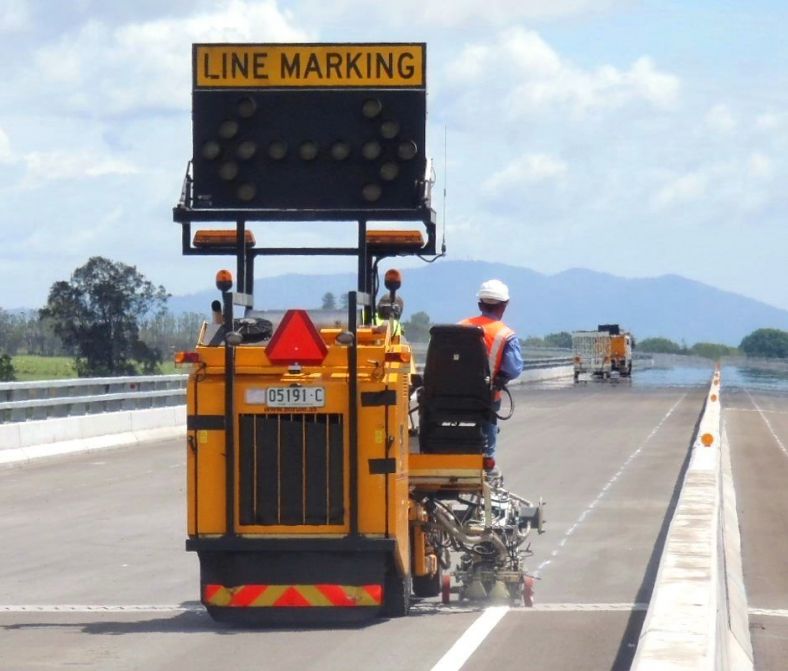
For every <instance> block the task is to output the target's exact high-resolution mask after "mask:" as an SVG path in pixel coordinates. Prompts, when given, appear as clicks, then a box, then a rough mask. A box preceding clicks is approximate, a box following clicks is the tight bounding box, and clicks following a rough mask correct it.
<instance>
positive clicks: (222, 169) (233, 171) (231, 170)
mask: <svg viewBox="0 0 788 671" xmlns="http://www.w3.org/2000/svg"><path fill="white" fill-rule="evenodd" d="M237 176H238V164H237V163H236V162H235V161H226V162H225V163H222V164H221V165H220V166H219V177H221V178H222V179H223V180H225V181H226V182H231V181H232V180H234V179H235V178H236V177H237Z"/></svg>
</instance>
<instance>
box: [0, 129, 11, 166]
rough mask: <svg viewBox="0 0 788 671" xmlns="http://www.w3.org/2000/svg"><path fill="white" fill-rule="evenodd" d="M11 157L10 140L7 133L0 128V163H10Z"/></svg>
mask: <svg viewBox="0 0 788 671" xmlns="http://www.w3.org/2000/svg"><path fill="white" fill-rule="evenodd" d="M12 159H13V157H12V155H11V141H10V140H9V139H8V134H7V133H6V132H5V131H4V130H3V129H2V128H0V163H10V162H11V160H12Z"/></svg>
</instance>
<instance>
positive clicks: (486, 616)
mask: <svg viewBox="0 0 788 671" xmlns="http://www.w3.org/2000/svg"><path fill="white" fill-rule="evenodd" d="M508 612H509V606H491V607H490V608H487V609H485V611H484V612H483V613H482V614H481V615H480V616H479V617H478V618H477V620H476V621H475V622H474V623H473V624H472V625H471V626H470V627H468V628H467V629H466V630H465V633H464V634H463V635H462V636H460V638H458V639H457V641H456V642H455V644H454V645H453V646H451V648H449V650H448V652H447V653H446V654H445V655H443V657H441V658H440V659H439V660H438V663H437V664H436V665H435V666H433V667H432V671H457V669H461V668H462V665H463V664H465V662H466V661H468V658H469V657H470V656H471V655H472V654H473V653H474V652H475V650H476V648H478V647H479V646H480V645H481V644H482V642H483V641H484V639H485V638H487V634H489V633H490V632H491V631H492V630H493V629H494V628H495V625H496V624H498V623H499V622H500V621H501V619H502V618H503V616H504V615H506V613H508Z"/></svg>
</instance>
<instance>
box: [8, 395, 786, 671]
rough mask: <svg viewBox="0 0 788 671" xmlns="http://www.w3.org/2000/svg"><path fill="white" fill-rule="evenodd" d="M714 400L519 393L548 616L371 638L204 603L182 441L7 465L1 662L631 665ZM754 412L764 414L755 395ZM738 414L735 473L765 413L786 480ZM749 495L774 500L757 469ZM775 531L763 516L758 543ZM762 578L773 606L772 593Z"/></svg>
mask: <svg viewBox="0 0 788 671" xmlns="http://www.w3.org/2000/svg"><path fill="white" fill-rule="evenodd" d="M704 395H705V388H704V387H694V388H689V389H681V388H673V389H671V388H663V389H659V388H656V389H648V388H641V387H639V386H637V385H635V386H632V385H630V384H629V383H627V382H621V383H610V382H607V383H589V384H580V385H577V386H574V385H566V386H563V387H555V388H549V387H543V388H536V387H524V388H520V389H518V390H517V391H516V403H517V411H516V414H515V417H514V418H513V419H512V420H510V421H509V422H506V423H505V424H503V425H502V433H501V436H500V439H499V446H498V457H499V458H498V460H499V464H500V466H501V468H502V470H503V472H504V475H505V479H506V484H507V486H508V487H509V488H510V489H512V490H513V491H515V492H517V493H519V494H521V495H523V496H526V497H528V498H537V497H539V496H542V497H543V498H544V499H545V500H546V501H547V508H546V517H547V519H548V525H547V529H548V531H547V533H545V534H544V535H543V536H540V537H538V538H535V539H534V541H533V546H532V549H533V552H534V555H533V557H532V558H531V560H530V570H531V571H532V572H535V573H537V574H538V575H539V577H540V578H541V580H540V581H539V582H538V584H537V592H536V601H537V605H536V607H535V608H533V609H525V608H511V609H508V610H506V609H489V610H485V608H484V607H483V606H482V607H472V606H469V605H467V604H463V605H461V604H451V605H449V606H443V605H441V604H439V603H438V602H437V601H435V600H427V601H424V602H422V603H420V604H418V605H417V606H416V607H415V608H414V609H413V614H412V615H411V616H409V617H407V618H401V619H392V620H378V621H375V622H374V623H372V624H369V625H367V626H364V627H360V628H348V629H340V630H331V629H311V630H294V629H291V630H282V629H273V630H262V631H252V630H237V629H232V628H230V627H226V626H221V625H217V624H215V623H213V622H212V621H211V620H210V619H209V618H208V617H207V616H206V615H205V614H204V613H203V612H202V610H201V608H200V606H199V604H198V603H197V596H198V567H197V558H196V556H194V555H193V554H190V553H187V552H185V551H184V549H183V544H184V537H185V532H184V517H185V515H184V508H185V491H184V480H185V476H184V462H185V447H184V446H183V445H182V444H181V443H180V442H166V443H157V444H150V445H145V446H141V447H136V448H133V449H121V450H113V451H106V452H101V453H93V454H87V455H80V456H72V457H70V458H68V459H62V460H60V461H57V462H52V461H49V462H46V463H43V462H42V463H36V464H32V465H27V466H24V467H18V468H7V469H3V470H0V510H2V515H0V639H1V640H2V645H0V669H3V670H14V671H16V670H27V669H102V670H106V669H112V670H126V669H145V670H147V671H154V670H159V669H160V670H164V669H197V670H200V669H206V670H211V671H215V670H216V669H220V668H232V669H236V670H238V671H244V670H246V669H255V670H256V669H320V670H321V671H330V670H334V669H336V670H342V671H345V670H347V669H353V668H359V669H360V668H372V669H408V670H409V671H419V670H421V669H425V670H427V669H432V668H434V667H435V666H436V665H437V664H439V663H441V664H442V666H439V667H438V668H442V669H449V668H458V667H459V664H460V662H458V661H457V660H460V661H461V660H466V661H465V662H464V666H463V668H466V669H496V670H499V671H504V670H506V669H518V670H521V669H527V668H532V669H540V670H551V669H572V670H573V671H574V670H576V669H626V668H628V667H629V665H630V662H631V659H632V656H633V653H634V648H635V645H636V643H637V639H638V634H639V631H640V626H641V624H642V621H643V617H644V614H645V607H646V606H647V604H648V601H649V598H650V593H651V589H652V586H653V580H654V575H655V571H656V567H657V564H658V561H659V556H660V552H661V549H662V542H663V538H664V534H665V532H666V530H667V525H668V523H669V519H670V514H671V512H672V506H673V504H674V503H675V498H676V496H677V493H678V486H679V483H680V481H681V475H682V469H683V467H684V465H685V463H686V458H687V454H688V447H689V445H690V442H691V440H692V437H693V433H694V429H695V425H696V422H697V419H698V416H699V413H700V411H701V408H702V403H703V398H704ZM767 400H768V399H758V403H759V404H760V405H761V407H762V408H763V410H764V414H766V416H767V417H768V418H769V420H770V421H771V422H772V427H773V428H774V430H775V431H781V432H782V433H781V435H782V438H781V440H782V443H783V450H784V446H785V444H786V443H787V442H788V415H784V414H783V415H777V414H774V415H772V414H770V413H771V406H769V407H768V408H767ZM735 404H736V405H737V406H743V407H744V406H746V409H748V410H752V408H753V403H751V402H750V401H749V399H748V396H747V395H746V394H744V395H743V397H742V398H740V399H737V400H736V403H735ZM785 409H786V408H785V407H783V410H785ZM726 417H727V422H728V434H729V437H730V440H731V443H732V445H733V460H734V470H736V469H737V468H739V467H741V462H742V459H749V458H750V457H749V456H742V452H741V451H740V450H739V447H738V446H739V441H740V434H747V431H749V429H747V426H745V425H744V422H751V423H754V424H755V425H756V426H758V427H759V430H760V431H761V433H762V434H763V440H762V441H761V442H759V448H758V449H759V450H762V451H763V454H762V455H761V452H758V454H759V455H761V456H760V457H758V458H762V459H763V460H764V461H763V464H764V467H766V468H774V469H775V470H774V472H773V476H774V477H773V486H774V487H776V488H777V487H780V482H782V483H785V482H786V476H787V475H788V455H785V454H784V453H783V452H782V451H781V450H780V448H779V447H777V446H776V445H773V444H771V443H770V442H769V441H772V442H773V439H772V437H771V434H770V432H769V430H768V429H765V428H764V427H763V426H762V425H764V421H763V419H762V416H761V413H759V412H741V413H734V412H733V410H732V409H729V410H727V411H726ZM778 418H779V419H778ZM759 423H760V424H759ZM770 450H771V451H770ZM753 458H756V457H753ZM780 459H782V460H783V461H782V462H780ZM778 465H779V468H782V469H783V470H782V471H779V473H778V472H777V470H776V469H777V467H778ZM753 468H760V466H758V465H757V464H755V465H754V466H753ZM745 470H746V469H745ZM742 477H743V478H744V479H743V480H742V478H738V479H737V486H738V487H740V490H741V491H740V499H739V502H740V508H742V511H743V513H744V514H748V506H749V505H751V504H750V503H749V498H748V496H749V495H748V491H747V490H748V485H747V484H746V483H747V482H748V481H747V477H749V476H746V477H745V476H742ZM750 484H751V485H752V488H753V492H752V496H753V497H755V499H757V498H758V493H757V491H755V489H756V488H757V486H758V482H757V475H756V474H752V478H751V482H750ZM784 489H785V488H784V487H782V490H784ZM782 490H781V491H782ZM781 495H782V496H783V497H784V496H785V494H784V493H783V494H781ZM761 503H762V504H763V506H765V508H766V509H767V512H768V513H769V514H770V515H772V517H771V518H769V519H771V520H773V521H774V523H775V524H781V525H782V526H780V527H778V528H774V529H773V531H774V534H772V535H770V536H769V538H770V541H772V542H774V543H781V544H782V545H781V546H780V547H781V548H782V549H783V550H788V546H787V545H786V543H788V541H787V540H786V538H788V534H785V533H784V532H785V531H786V528H785V524H786V523H785V518H784V516H783V517H781V516H780V511H779V509H777V508H775V507H771V508H770V507H769V505H768V503H766V502H763V501H761ZM753 514H756V515H762V514H765V513H764V511H763V510H762V509H761V508H758V509H757V511H754V513H753ZM762 524H768V522H763V523H761V526H753V527H752V528H751V529H747V525H745V528H744V530H743V533H744V538H743V543H744V545H745V546H747V545H748V539H749V538H750V537H751V536H752V535H757V534H759V533H760V531H759V529H761V530H762V529H763V526H762ZM779 529H782V532H783V533H781V534H780V533H779ZM763 540H764V539H762V541H763ZM759 548H760V549H759V551H758V552H755V550H754V549H753V551H752V553H749V556H748V553H745V570H749V571H750V575H751V576H755V578H753V579H754V580H755V582H754V583H748V589H750V590H751V596H752V597H753V599H755V597H756V594H758V595H759V596H758V597H757V599H756V600H755V601H754V603H760V604H763V607H768V608H786V607H788V604H787V603H786V601H785V600H778V599H774V598H772V597H773V594H772V590H771V586H772V585H773V581H780V584H781V585H782V589H783V592H782V594H783V595H785V586H786V580H788V578H786V576H785V571H783V572H782V575H778V574H779V573H780V571H779V567H780V565H781V564H780V562H781V561H782V560H783V558H784V557H785V554H786V553H785V552H781V553H780V554H779V555H774V557H775V558H772V550H771V549H770V547H768V545H767V544H766V543H765V542H762V543H761V545H760V546H759ZM778 557H779V558H778ZM748 562H749V563H748ZM753 566H755V567H756V568H754V569H753V568H752V567H753ZM762 566H765V567H766V568H762ZM762 577H763V581H764V584H763V587H762V591H763V595H764V596H763V598H762V600H761V596H760V592H759V591H758V590H760V589H761V587H756V586H754V585H760V584H761V583H760V582H758V581H759V580H761V578H762ZM770 581H772V582H770ZM767 597H768V598H767ZM776 620H779V622H778V623H777V624H774V625H773V624H772V622H773V621H776ZM756 621H760V620H756ZM785 621H786V620H785V619H784V618H783V619H780V618H776V617H764V618H763V622H764V623H765V624H764V631H766V632H773V631H774V632H781V635H783V636H784V635H785V628H784V627H783V626H782V623H784V622H785ZM472 626H473V627H475V629H473V630H472V631H475V632H477V633H478V631H480V628H482V629H483V633H484V634H486V635H485V636H483V637H481V638H478V639H477V640H476V641H475V643H476V644H478V645H475V643H474V641H473V640H472V636H470V635H469V634H468V633H466V632H468V630H469V628H471V627H472ZM773 626H774V629H772V627H773ZM781 627H782V628H781ZM784 650H785V649H784V648H783V652H784ZM441 660H443V661H442V662H441ZM763 668H777V667H767V666H764V667H763Z"/></svg>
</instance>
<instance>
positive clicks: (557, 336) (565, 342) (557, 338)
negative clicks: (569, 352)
mask: <svg viewBox="0 0 788 671" xmlns="http://www.w3.org/2000/svg"><path fill="white" fill-rule="evenodd" d="M544 344H545V347H557V348H563V349H572V334H571V333H567V332H566V331H560V332H559V333H548V334H547V335H546V336H545V337H544Z"/></svg>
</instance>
